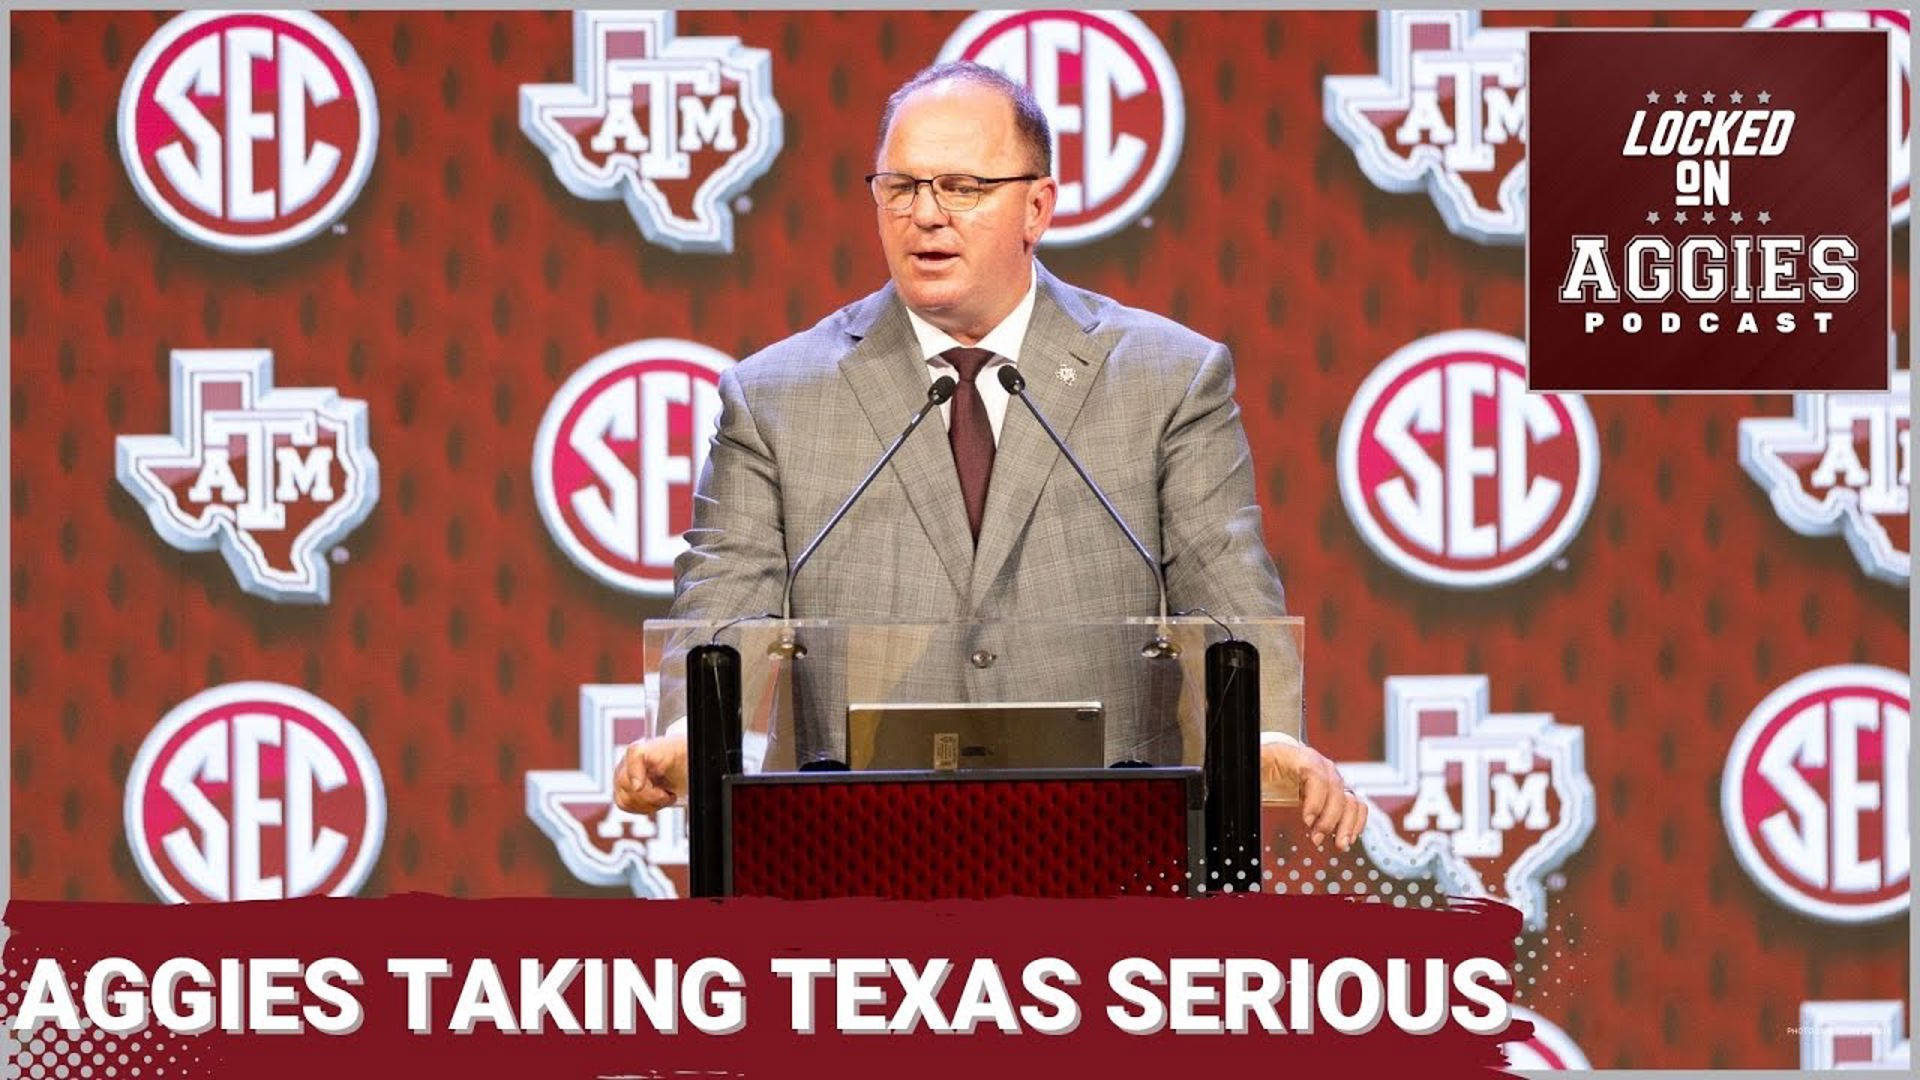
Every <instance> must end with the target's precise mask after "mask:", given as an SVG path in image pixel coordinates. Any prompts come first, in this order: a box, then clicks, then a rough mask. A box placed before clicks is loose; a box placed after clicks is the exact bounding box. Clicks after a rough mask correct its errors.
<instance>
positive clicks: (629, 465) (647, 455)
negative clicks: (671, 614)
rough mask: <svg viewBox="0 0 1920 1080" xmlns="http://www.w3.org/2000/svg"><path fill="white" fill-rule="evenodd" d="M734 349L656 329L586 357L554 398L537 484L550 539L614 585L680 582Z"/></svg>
mask: <svg viewBox="0 0 1920 1080" xmlns="http://www.w3.org/2000/svg"><path fill="white" fill-rule="evenodd" d="M733 363H734V361H733V358H732V357H729V356H727V355H725V354H724V353H721V352H718V351H716V350H714V349H710V348H708V347H706V346H705V345H697V344H695V343H693V342H691V341H677V340H674V339H671V338H654V339H650V340H646V341H636V342H633V343H631V344H628V345H622V346H620V347H618V348H616V349H613V350H611V351H609V352H605V353H602V354H600V355H599V356H596V357H594V358H593V359H592V360H589V361H587V363H586V364H584V365H583V366H582V367H581V368H580V370H578V371H576V372H574V373H573V375H572V377H570V378H569V379H568V380H567V381H566V383H565V384H564V385H563V386H561V387H560V391H559V393H557V394H555V395H554V397H553V401H552V402H551V403H550V404H549V405H548V406H547V412H546V415H545V416H544V417H543V418H542V419H541V421H540V431H539V434H538V435H537V436H536V437H535V439H534V448H533V484H534V495H535V498H536V500H537V501H538V503H539V505H540V516H541V518H542V519H543V520H544V521H545V522H546V523H547V531H548V532H549V533H551V534H552V536H553V540H554V543H556V544H558V545H560V549H561V550H562V551H564V552H566V553H567V557H568V558H570V559H572V560H573V562H574V564H575V565H577V566H579V567H580V568H581V569H582V570H585V571H586V572H587V573H589V574H592V575H593V576H594V577H596V578H599V579H600V580H601V581H603V582H605V583H607V584H608V585H611V586H613V587H614V588H617V589H624V590H626V591H628V592H633V593H640V594H644V595H651V596H670V595H672V593H673V560H674V559H675V558H676V557H678V556H679V554H680V553H681V552H682V551H685V550H686V547H687V542H686V540H685V539H684V538H682V536H681V533H683V532H685V531H686V529H687V526H689V525H690V524H692V522H693V485H694V482H695V481H696V480H697V479H699V476H700V471H701V469H702V468H703V467H705V465H706V462H707V448H708V445H709V443H710V442H711V440H712V439H713V433H714V429H715V428H716V427H717V426H718V424H719V420H720V390H719V382H720V373H721V372H723V371H725V370H727V369H728V368H730V367H732V366H733Z"/></svg>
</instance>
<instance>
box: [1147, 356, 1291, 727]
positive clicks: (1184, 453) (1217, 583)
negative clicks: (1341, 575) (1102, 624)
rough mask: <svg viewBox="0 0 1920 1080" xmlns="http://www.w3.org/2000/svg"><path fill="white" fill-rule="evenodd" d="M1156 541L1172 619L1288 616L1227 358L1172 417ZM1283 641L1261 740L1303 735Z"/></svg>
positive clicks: (1269, 659)
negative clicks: (1182, 614)
mask: <svg viewBox="0 0 1920 1080" xmlns="http://www.w3.org/2000/svg"><path fill="white" fill-rule="evenodd" d="M1160 493H1161V494H1160V504H1161V524H1160V527H1161V536H1162V537H1163V542H1164V543H1165V549H1164V550H1165V551H1166V552H1167V554H1166V558H1167V591H1168V603H1169V604H1171V605H1172V606H1173V609H1174V610H1176V611H1179V610H1186V609H1190V608H1196V607H1198V608H1205V609H1206V610H1207V611H1209V612H1212V613H1213V614H1215V615H1221V616H1240V617H1243V618H1274V617H1278V616H1283V615H1285V614H1286V613H1287V600H1286V593H1285V591H1284V590H1283V589H1282V588H1281V585H1280V574H1279V572H1278V571H1277V570H1275V569H1274V565H1273V558H1272V556H1270V555H1269V554H1268V553H1267V541H1266V535H1265V533H1264V531H1263V530H1262V528H1261V525H1260V504H1259V502H1258V501H1257V500H1256V499H1255V498H1254V481H1253V457H1252V454H1251V452H1250V450H1249V449H1248V446H1247V433H1246V430H1245V429H1244V428H1243V427H1242V426H1241V424H1240V407H1239V406H1238V405H1237V404H1235V403H1234V399H1233V360H1232V358H1231V357H1230V356H1229V355H1228V353H1227V349H1226V346H1224V345H1215V346H1214V347H1213V348H1212V349H1211V350H1210V351H1209V352H1208V354H1207V357H1206V359H1205V360H1203V361H1202V362H1201V364H1200V370H1199V373H1198V374H1197V375H1195V376H1194V380H1193V383H1192V385H1190V386H1189V387H1188V388H1187V393H1186V396H1185V397H1184V398H1183V399H1182V400H1181V402H1180V404H1179V406H1178V407H1176V408H1175V409H1174V414H1173V419H1172V421H1171V422H1170V423H1169V424H1168V426H1167V433H1166V437H1165V442H1164V444H1163V446H1162V455H1161V476H1160ZM1301 644H1304V643H1296V642H1294V641H1293V640H1292V639H1290V638H1289V639H1287V640H1286V642H1284V643H1283V644H1282V645H1281V647H1280V649H1278V650H1277V652H1276V651H1273V650H1272V649H1271V648H1270V647H1269V650H1268V651H1267V652H1265V653H1263V655H1262V656H1261V661H1260V668H1261V692H1260V697H1261V707H1260V727H1261V731H1262V742H1263V743H1264V742H1268V741H1279V742H1294V743H1297V742H1298V741H1299V740H1298V739H1297V738H1296V735H1304V734H1305V728H1306V713H1305V705H1306V701H1305V697H1304V688H1305V683H1304V670H1303V668H1302V660H1303V657H1302V655H1301V650H1300V648H1299V647H1298V646H1299V645H1301Z"/></svg>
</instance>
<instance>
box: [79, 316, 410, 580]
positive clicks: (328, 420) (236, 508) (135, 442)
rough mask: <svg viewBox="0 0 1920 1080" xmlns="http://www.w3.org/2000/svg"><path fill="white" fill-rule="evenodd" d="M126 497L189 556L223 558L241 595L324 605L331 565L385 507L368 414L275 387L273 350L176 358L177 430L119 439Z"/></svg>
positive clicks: (319, 392)
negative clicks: (338, 548)
mask: <svg viewBox="0 0 1920 1080" xmlns="http://www.w3.org/2000/svg"><path fill="white" fill-rule="evenodd" d="M115 445H116V449H117V450H118V453H117V455H116V462H117V465H116V470H117V473H118V476H119V479H120V484H121V486H122V487H124V488H126V489H127V491H128V492H130V493H131V494H132V495H133V497H134V498H135V499H137V500H139V502H140V505H141V506H143V507H145V508H146V511H147V518H148V520H150V521H152V522H153V527H154V529H155V530H156V531H158V532H159V534H160V536H161V538H162V539H164V540H165V541H166V542H167V543H169V544H172V545H173V546H174V547H176V548H178V549H180V550H181V551H210V550H213V549H215V548H218V549H219V551H220V554H221V555H223V556H225V557H226V560H227V565H228V566H229V567H230V568H232V570H233V575H234V577H235V578H237V579H238V580H239V582H240V587H241V588H242V589H244V590H246V591H247V592H249V593H252V594H254V595H255V596H264V597H266V598H267V599H269V600H278V601H280V602H282V603H316V604H324V603H326V602H327V600H328V598H329V596H330V592H329V576H328V571H329V569H330V568H329V566H328V563H327V559H328V556H329V555H330V554H331V553H332V549H333V547H334V545H336V544H338V543H339V542H340V541H342V540H344V539H345V538H346V536H347V534H348V533H350V532H352V531H353V530H354V529H355V528H357V527H359V525H360V523H361V522H363V521H365V520H366V519H367V515H368V514H371V513H372V512H373V507H374V504H375V503H376V502H378V501H379V498H380V464H379V462H378V461H377V460H375V458H374V456H373V449H372V447H371V446H369V444H368V442H367V405H366V402H363V401H354V400H351V399H348V398H343V397H341V396H340V395H339V394H338V393H336V392H335V391H334V390H332V389H331V388H315V389H297V390H296V389H281V388H278V387H276V386H274V385H273V353H272V352H270V351H268V350H265V349H176V350H174V352H173V431H172V433H171V434H167V435H122V436H120V437H119V438H118V439H117V440H115Z"/></svg>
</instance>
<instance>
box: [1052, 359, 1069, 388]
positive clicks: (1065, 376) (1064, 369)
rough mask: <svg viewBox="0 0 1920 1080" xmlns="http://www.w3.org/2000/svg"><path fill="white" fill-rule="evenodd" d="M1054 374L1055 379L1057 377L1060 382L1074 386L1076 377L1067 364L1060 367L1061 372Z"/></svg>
mask: <svg viewBox="0 0 1920 1080" xmlns="http://www.w3.org/2000/svg"><path fill="white" fill-rule="evenodd" d="M1053 374H1054V376H1055V377H1057V378H1058V379H1059V380H1060V381H1061V382H1063V383H1066V384H1067V385H1068V386H1072V385H1073V378H1074V376H1073V369H1072V368H1070V367H1068V366H1067V365H1065V364H1061V365H1060V370H1059V371H1056V372H1054V373H1053Z"/></svg>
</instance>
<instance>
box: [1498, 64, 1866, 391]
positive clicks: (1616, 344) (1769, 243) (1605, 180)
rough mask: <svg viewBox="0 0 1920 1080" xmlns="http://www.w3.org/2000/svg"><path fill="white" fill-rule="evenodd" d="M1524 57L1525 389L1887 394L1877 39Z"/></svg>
mask: <svg viewBox="0 0 1920 1080" xmlns="http://www.w3.org/2000/svg"><path fill="white" fill-rule="evenodd" d="M1527 50H1528V63H1529V71H1528V75H1527V87H1528V93H1529V95H1530V97H1531V101H1530V103H1529V119H1528V151H1527V158H1528V161H1527V168H1528V171H1529V175H1528V203H1529V205H1528V222H1527V354H1528V356H1527V360H1528V371H1527V384H1528V387H1529V388H1530V389H1533V390H1559V391H1588V392H1593V391H1638V392H1660V391H1705V392H1711V391H1725V392H1743V393H1745V392H1786V391H1818V390H1885V389H1886V388H1887V379H1888V366H1889V360H1890V356H1889V340H1890V339H1889V327H1890V323H1889V321H1888V319H1889V304H1890V297H1889V295H1888V288H1889V285H1888V278H1889V274H1888V262H1887V260H1888V230H1889V214H1888V210H1887V171H1888V156H1887V155H1888V152H1889V150H1888V143H1887V109H1888V107H1889V103H1888V97H1887V63H1888V61H1887V56H1888V53H1887V42H1886V38H1885V36H1884V31H1876V30H1858V31H1851V30H1846V31H1842V30H1811V31H1781V30H1762V31H1750V30H1726V31H1719V30H1712V31H1679V30H1675V31H1660V30H1647V31H1581V30H1566V31H1535V32H1534V33H1532V34H1530V35H1529V40H1528V46H1527Z"/></svg>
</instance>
